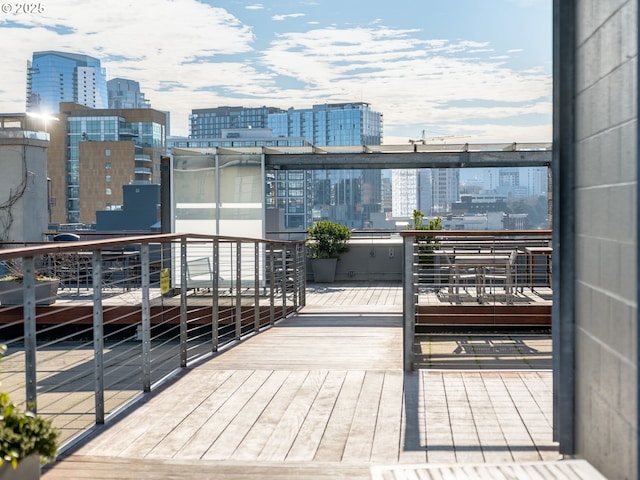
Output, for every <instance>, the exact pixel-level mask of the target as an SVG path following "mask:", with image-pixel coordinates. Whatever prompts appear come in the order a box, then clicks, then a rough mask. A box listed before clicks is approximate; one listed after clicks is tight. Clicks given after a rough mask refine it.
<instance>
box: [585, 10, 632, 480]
mask: <svg viewBox="0 0 640 480" xmlns="http://www.w3.org/2000/svg"><path fill="white" fill-rule="evenodd" d="M575 5H576V11H575V13H576V22H575V26H576V30H575V35H576V44H575V62H576V63H575V87H574V88H575V100H574V102H575V103H574V112H575V131H574V136H575V137H574V138H575V140H574V141H575V144H574V148H575V150H574V152H575V153H574V158H575V169H574V170H575V177H574V196H575V197H574V199H575V206H576V207H575V208H576V211H575V237H574V238H575V245H574V247H575V265H576V267H575V281H574V288H575V322H576V325H575V332H574V333H575V447H576V454H577V455H578V456H580V457H584V458H586V459H587V460H588V461H589V462H590V463H591V464H592V465H594V466H595V467H596V468H597V469H598V470H600V471H601V472H602V473H603V474H604V475H605V476H606V477H607V478H609V479H630V478H638V463H637V460H638V459H637V451H638V443H637V442H638V428H637V426H638V418H637V416H638V415H637V412H638V406H637V405H638V404H637V402H638V393H637V392H638V383H637V376H638V372H637V368H638V360H637V359H638V355H637V348H638V345H637V342H636V339H637V335H638V332H637V328H638V327H637V320H638V313H637V302H638V299H637V288H638V283H637V278H638V272H637V263H638V238H637V233H636V232H637V217H638V213H637V212H638V198H637V177H638V171H637V167H638V143H637V142H638V139H637V132H638V125H637V118H638V112H637V105H638V51H637V47H638V39H637V35H638V0H584V1H576V2H575Z"/></svg>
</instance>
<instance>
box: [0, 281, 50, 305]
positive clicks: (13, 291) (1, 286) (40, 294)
mask: <svg viewBox="0 0 640 480" xmlns="http://www.w3.org/2000/svg"><path fill="white" fill-rule="evenodd" d="M59 283H60V281H59V280H36V305H53V304H54V303H55V302H56V297H57V295H58V285H59ZM23 303H24V301H23V295H22V282H18V281H15V280H3V281H0V304H2V305H22V304H23Z"/></svg>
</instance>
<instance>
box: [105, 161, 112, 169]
mask: <svg viewBox="0 0 640 480" xmlns="http://www.w3.org/2000/svg"><path fill="white" fill-rule="evenodd" d="M104 168H105V169H106V170H111V162H104Z"/></svg>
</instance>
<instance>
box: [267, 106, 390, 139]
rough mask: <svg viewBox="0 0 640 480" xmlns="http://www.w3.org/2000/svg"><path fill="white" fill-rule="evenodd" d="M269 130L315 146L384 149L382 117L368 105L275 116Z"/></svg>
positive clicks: (297, 111) (330, 107)
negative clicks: (381, 147) (381, 145)
mask: <svg viewBox="0 0 640 480" xmlns="http://www.w3.org/2000/svg"><path fill="white" fill-rule="evenodd" d="M268 127H269V128H271V129H272V130H273V134H274V135H275V136H276V137H307V138H308V139H309V140H311V142H312V143H313V144H314V145H336V146H345V145H380V144H381V143H382V114H381V113H379V112H375V111H373V110H371V107H370V106H369V104H368V103H364V102H353V103H329V104H322V105H314V106H313V107H312V108H306V109H294V108H290V109H289V110H287V111H286V112H282V113H272V114H271V115H269V117H268Z"/></svg>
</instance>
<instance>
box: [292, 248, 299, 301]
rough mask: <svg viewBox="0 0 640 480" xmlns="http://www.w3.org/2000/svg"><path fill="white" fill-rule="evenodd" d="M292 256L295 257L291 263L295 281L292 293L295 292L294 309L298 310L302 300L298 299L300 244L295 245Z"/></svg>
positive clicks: (293, 281)
mask: <svg viewBox="0 0 640 480" xmlns="http://www.w3.org/2000/svg"><path fill="white" fill-rule="evenodd" d="M291 256H292V257H293V258H292V260H291V263H292V265H293V276H292V280H291V282H292V283H293V285H292V286H291V287H292V294H293V309H294V310H297V309H298V306H299V305H300V302H299V301H298V291H299V288H298V278H299V276H298V265H299V264H298V246H297V245H294V247H293V248H292V249H291Z"/></svg>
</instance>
